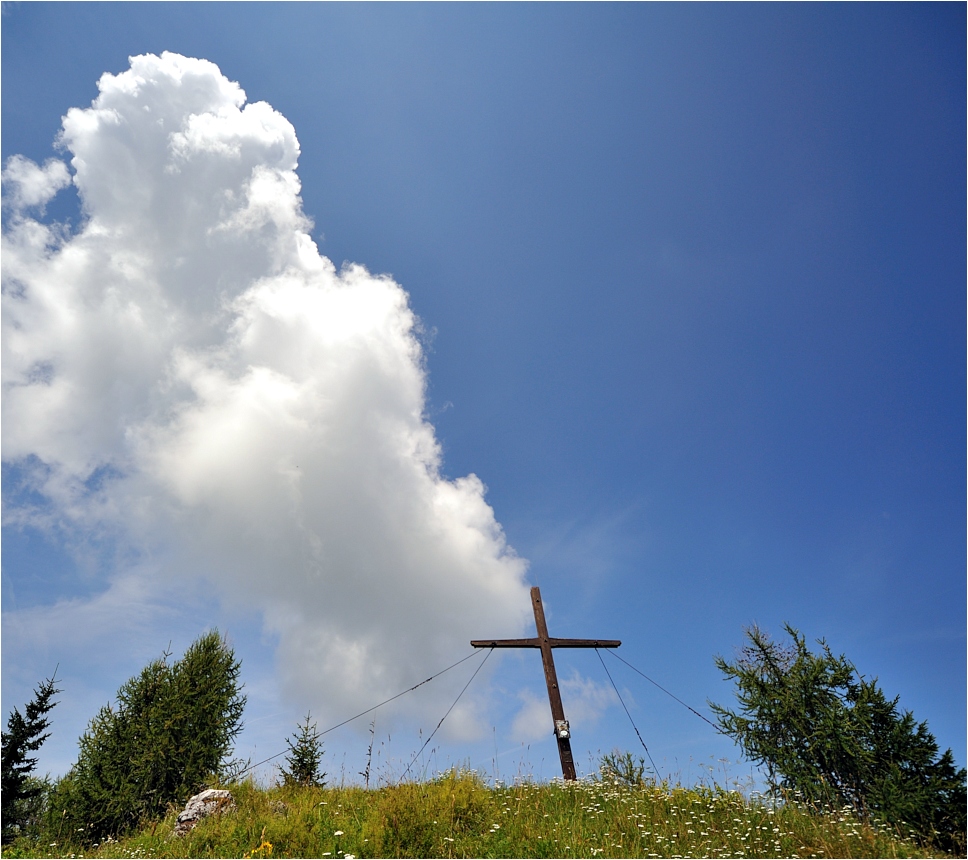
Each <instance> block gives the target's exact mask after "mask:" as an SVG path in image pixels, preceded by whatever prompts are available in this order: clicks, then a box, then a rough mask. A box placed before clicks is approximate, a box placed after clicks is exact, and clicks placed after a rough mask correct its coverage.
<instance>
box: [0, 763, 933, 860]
mask: <svg viewBox="0 0 968 860" xmlns="http://www.w3.org/2000/svg"><path fill="white" fill-rule="evenodd" d="M231 790H232V793H233V795H234V797H235V799H236V803H237V809H236V810H235V811H232V812H228V813H225V814H222V815H218V816H213V817H211V818H208V819H205V820H203V821H202V822H201V823H199V825H198V826H197V827H196V828H195V830H194V831H192V833H191V834H190V835H188V836H186V837H183V838H173V837H172V835H171V834H172V830H173V828H174V824H175V818H176V816H177V812H178V810H175V809H172V810H171V812H170V813H169V814H168V815H167V817H165V818H164V820H163V821H161V822H156V823H154V824H152V825H151V826H149V827H147V828H145V829H143V830H142V831H140V832H137V833H135V834H133V835H131V836H130V837H127V838H125V839H123V840H121V841H113V840H109V841H107V842H105V843H103V844H100V845H95V846H91V845H87V846H84V845H82V844H81V843H79V842H76V841H75V839H74V838H73V837H74V836H75V835H76V834H70V833H63V834H60V836H59V837H57V838H53V837H50V836H48V837H47V839H50V841H49V842H48V841H46V839H45V844H40V843H39V842H38V841H33V842H31V841H29V840H27V839H21V840H19V841H18V842H16V843H14V844H13V845H10V846H8V847H7V848H6V849H5V850H4V852H3V853H4V856H6V857H77V858H80V857H86V858H87V857H125V858H143V857H246V858H249V857H259V858H269V857H321V858H330V860H353V858H363V857H590V858H596V857H730V858H738V857H802V858H806V857H930V856H942V855H938V854H932V853H930V852H929V851H926V850H924V849H923V848H920V847H918V846H917V844H916V843H914V842H912V841H906V840H904V839H902V838H901V837H900V836H899V835H898V834H896V833H893V832H891V831H889V830H888V829H887V828H882V827H876V826H873V827H872V826H869V825H865V824H863V823H861V822H860V821H858V820H857V819H856V818H855V817H853V816H852V815H851V814H849V813H848V812H843V813H839V814H838V813H834V814H831V813H827V814H819V813H816V812H811V811H810V810H808V809H805V808H802V807H800V806H798V805H796V804H785V805H781V806H774V805H772V804H770V803H769V802H767V801H766V800H764V799H759V798H757V797H755V796H754V797H753V798H746V797H744V796H743V795H742V794H741V793H739V792H736V791H726V790H723V789H719V788H707V787H700V788H691V789H687V788H682V787H667V786H656V785H649V784H646V785H641V786H633V787H630V786H626V785H622V784H619V783H615V782H608V781H600V780H599V781H583V782H579V783H571V784H562V783H560V782H555V783H551V784H535V783H529V782H523V783H520V784H515V785H510V786H500V785H499V786H497V787H489V786H486V785H485V784H484V783H483V782H482V781H481V780H480V779H479V778H478V777H477V776H476V775H474V774H471V773H466V772H457V771H455V772H452V773H449V774H446V775H444V776H441V777H438V778H437V779H434V780H431V781H429V782H422V783H404V784H400V785H393V786H386V787H383V788H378V789H370V790H367V789H363V788H359V787H345V788H299V787H281V786H280V787H273V788H262V787H259V786H258V785H256V784H254V783H251V782H248V783H243V784H241V785H235V786H232V787H231Z"/></svg>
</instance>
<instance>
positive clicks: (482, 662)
mask: <svg viewBox="0 0 968 860" xmlns="http://www.w3.org/2000/svg"><path fill="white" fill-rule="evenodd" d="M493 653H494V647H493V646H491V648H490V650H489V651H488V652H487V653H486V654H485V655H484V659H483V660H481V662H480V665H479V666H478V667H477V668H476V669H475V670H474V674H473V675H471V677H470V680H468V682H467V683H466V684H464V689H463V690H461V691H460V692H459V693H458V694H457V698H456V699H454V704H453V705H451V706H450V707H449V708H448V709H447V713H446V714H444V715H443V716H442V717H441V718H440V722H439V723H437V728H436V729H434V730H433V731H432V732H431V733H430V737H429V738H427V740H425V741H424V742H423V746H422V747H420V749H418V750H417V752H416V755H414V757H413V758H412V759H410V764H408V765H407V769H406V770H405V771H404V772H403V775H404V776H406V775H407V774H408V773H410V768H412V767H413V763H414V762H415V761H416V760H417V757H418V756H419V755H420V753H422V752H423V751H424V750H425V749H426V748H427V744H429V743H430V742H431V740H433V737H434V735H435V734H437V729H439V728H440V727H441V726H442V725H443V724H444V720H446V719H447V717H448V716H449V715H450V712H451V711H452V710H454V708H455V707H456V706H457V703H458V702H459V701H460V697H461V696H463V695H464V691H465V690H467V688H468V687H469V686H470V685H471V681H473V680H474V679H475V678H476V677H477V673H478V672H480V671H481V669H483V668H484V664H485V663H486V662H487V658H488V657H490V656H491V654H493ZM465 659H466V658H465ZM461 662H463V661H461Z"/></svg>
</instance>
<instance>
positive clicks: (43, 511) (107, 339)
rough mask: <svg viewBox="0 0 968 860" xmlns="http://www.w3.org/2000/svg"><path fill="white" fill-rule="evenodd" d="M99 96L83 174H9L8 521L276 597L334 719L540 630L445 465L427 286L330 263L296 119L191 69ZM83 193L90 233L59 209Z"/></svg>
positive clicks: (83, 115) (80, 138) (281, 630)
mask: <svg viewBox="0 0 968 860" xmlns="http://www.w3.org/2000/svg"><path fill="white" fill-rule="evenodd" d="M98 87H99V95H98V97H97V98H96V99H95V101H94V102H93V103H92V105H91V106H90V107H88V108H73V109H71V110H70V111H69V112H68V113H67V115H66V116H65V117H64V121H63V129H62V132H61V135H60V138H59V143H60V145H61V146H62V147H63V149H64V151H65V152H66V153H67V154H68V155H69V162H70V168H71V171H70V172H69V171H68V169H67V166H66V165H65V164H64V163H63V162H61V161H57V160H53V161H50V162H48V163H47V164H46V165H44V166H43V167H40V166H38V165H36V164H33V163H32V162H30V161H28V160H27V159H25V158H22V157H20V156H14V157H13V158H12V159H9V160H8V162H7V164H6V167H5V169H4V174H3V178H4V187H5V191H6V197H5V205H6V207H7V213H8V214H7V221H6V224H5V227H4V233H3V342H2V348H3V354H2V358H3V365H2V372H3V410H4V421H3V457H4V461H5V462H6V463H8V464H9V465H12V466H13V468H14V472H13V473H12V474H13V475H15V476H16V480H17V481H19V484H18V485H17V486H16V487H14V489H15V490H16V492H14V493H13V495H11V496H10V497H9V498H8V501H7V506H6V507H7V509H6V514H5V516H6V518H7V522H17V521H19V522H29V523H32V524H34V525H38V526H40V527H43V528H47V529H55V530H57V533H58V534H61V535H68V536H70V537H71V539H72V540H74V541H75V542H78V541H83V540H85V539H86V538H87V537H89V536H91V535H98V536H99V540H103V539H105V537H108V538H110V539H111V540H112V541H114V542H115V543H116V544H117V545H118V546H123V547H125V548H126V549H127V550H128V551H133V552H135V553H142V554H144V553H150V554H152V555H153V557H154V558H155V559H156V564H155V566H154V567H152V568H151V569H152V570H156V571H158V572H156V573H155V574H153V575H154V576H158V577H162V578H168V579H170V580H171V581H172V582H179V583H186V582H187V583H191V582H195V581H206V582H211V583H214V584H215V587H216V590H217V593H218V594H220V595H221V596H222V598H223V599H224V600H225V601H227V602H230V603H234V604H238V605H240V606H242V607H247V608H251V607H258V608H259V609H260V610H261V611H262V613H263V617H264V619H265V624H266V627H267V630H268V631H270V632H271V633H272V634H273V635H274V636H275V637H277V639H278V641H279V646H278V665H279V677H280V682H281V684H282V687H283V689H284V690H285V691H287V693H288V694H289V695H290V696H291V697H292V699H293V700H297V701H299V702H301V703H303V704H305V705H308V706H311V707H312V708H313V713H314V714H315V715H317V716H319V717H320V718H321V719H325V718H326V716H327V715H334V716H341V715H345V713H346V712H347V709H352V708H355V707H359V706H362V707H366V706H369V705H371V704H373V703H374V702H375V701H377V700H379V699H380V698H381V697H382V696H384V695H385V694H387V695H389V694H393V693H395V692H398V691H399V690H400V689H401V688H402V687H404V686H406V685H407V684H409V683H412V682H413V680H414V679H415V678H416V679H419V678H420V677H423V674H422V673H424V674H425V673H426V672H427V671H428V670H431V669H434V668H439V667H441V666H444V665H447V664H448V663H450V662H453V660H454V659H456V658H457V657H459V656H462V655H463V654H464V653H466V652H467V650H468V644H467V643H468V639H470V638H471V637H472V636H474V635H480V636H515V635H520V633H521V631H522V630H523V629H524V627H525V623H526V621H527V619H528V617H529V612H530V607H529V600H528V595H527V589H526V586H525V584H524V576H525V569H526V565H525V562H524V561H523V560H522V559H520V558H518V557H517V556H516V555H515V553H514V552H513V550H512V549H511V548H510V547H509V546H508V545H507V543H506V542H505V537H504V534H503V531H502V529H501V526H500V524H499V523H498V522H497V521H496V519H495V516H494V512H493V511H492V509H491V508H490V506H489V505H488V504H487V502H486V501H485V488H484V485H483V484H482V482H481V481H480V480H479V479H478V478H477V477H476V476H474V475H468V476H466V477H464V478H460V479H457V480H452V479H449V478H447V477H446V476H445V475H444V474H443V473H442V471H441V470H442V462H441V451H440V447H439V445H438V443H437V440H436V438H435V433H434V428H433V426H432V425H431V424H430V423H429V422H428V420H427V419H426V416H425V389H426V370H425V366H424V356H423V353H422V349H421V343H420V340H419V337H418V334H419V324H418V320H417V319H416V317H415V315H414V313H413V311H412V309H411V307H410V303H409V298H408V295H407V293H406V292H405V291H404V290H403V289H402V288H401V286H400V285H399V284H397V283H395V282H394V281H393V280H392V279H391V278H390V277H387V276H381V275H374V274H371V273H370V272H368V271H367V270H366V269H365V268H363V267H362V266H359V265H350V266H346V267H344V268H343V269H342V270H337V269H336V268H335V267H334V265H333V264H332V263H331V262H330V260H328V259H327V258H326V257H324V256H321V255H320V253H319V251H318V250H317V247H316V245H315V244H314V242H313V241H312V240H311V238H310V235H309V230H310V227H311V224H310V221H309V219H308V218H307V217H306V215H305V214H304V213H303V211H302V203H301V199H300V197H299V193H300V184H299V179H298V176H297V174H296V166H297V160H298V157H299V144H298V142H297V139H296V134H295V131H294V129H293V127H292V125H291V124H290V123H289V122H288V121H287V120H286V119H285V117H283V116H282V115H281V114H279V113H278V112H276V111H275V110H273V109H272V108H271V107H270V106H269V105H268V104H265V103H263V102H259V103H255V104H247V103H246V99H245V93H244V92H243V91H242V89H241V88H240V87H239V85H238V84H236V83H233V82H231V81H229V80H227V79H226V78H225V77H224V76H223V75H222V74H221V72H220V71H219V69H218V68H217V67H216V66H215V65H213V64H212V63H210V62H207V61H204V60H198V59H190V58H186V57H182V56H178V55H176V54H170V53H165V54H162V55H161V56H153V55H145V56H139V57H133V58H131V66H130V69H128V70H127V71H125V72H123V73H121V74H118V75H111V74H105V75H104V76H103V77H102V78H101V80H100V81H99V83H98ZM70 181H73V184H74V185H75V187H76V189H77V192H78V195H79V198H80V200H81V206H82V213H83V221H82V223H81V225H80V227H79V228H78V229H77V230H76V231H75V232H74V233H73V234H71V233H69V232H67V231H66V230H64V229H61V228H59V227H58V226H57V225H49V224H46V223H44V222H43V221H42V220H39V219H40V215H39V213H38V207H42V206H43V205H44V203H46V202H47V201H48V200H49V199H50V198H51V197H52V196H53V195H54V194H55V193H56V192H57V191H58V190H59V189H60V188H62V187H64V186H65V185H66V184H68V183H69V182H70ZM8 489H9V487H8ZM22 490H29V491H30V492H29V493H23V492H21V491H22ZM28 498H29V499H30V500H31V501H30V504H29V505H28V503H27V502H26V501H25V500H26V499H28ZM157 559H161V560H162V561H161V562H160V563H159V562H157ZM159 564H160V567H159V566H158V565H159ZM122 574H123V575H124V576H131V575H135V574H133V573H131V572H130V571H127V572H125V571H121V570H115V571H114V575H115V576H121V575H122ZM422 701H423V703H424V704H423V705H421V707H427V708H430V709H432V710H434V711H435V712H436V709H438V708H439V704H440V703H439V702H435V701H432V697H431V698H429V699H428V698H424V699H423V700H422ZM458 722H460V721H458ZM470 722H472V717H471V712H470V710H469V709H466V710H465V720H464V721H463V725H464V729H463V731H465V733H468V732H471V731H472V728H473V727H472V726H470Z"/></svg>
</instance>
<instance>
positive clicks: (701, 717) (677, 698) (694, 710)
mask: <svg viewBox="0 0 968 860" xmlns="http://www.w3.org/2000/svg"><path fill="white" fill-rule="evenodd" d="M595 650H596V651H597V650H598V649H597V648H596V649H595ZM608 653H609V654H611V655H612V656H613V657H614V658H615V659H616V660H621V661H622V662H623V663H624V664H625V665H626V666H628V667H629V668H630V669H631V670H632V671H633V672H638V674H639V675H641V676H642V677H643V678H645V680H646V681H648V682H649V683H650V684H654V685H655V686H656V687H658V688H659V689H660V690H662V692H663V693H665V694H666V695H667V696H670V697H672V698H673V699H675V700H676V701H677V702H678V703H679V704H680V705H682V707H684V708H688V709H689V710H690V711H692V712H693V713H694V714H695V715H696V716H697V717H699V719H700V720H705V721H706V722H707V723H709V725H711V726H712V727H713V728H714V729H715V730H716V732H717V733H718V734H723V733H724V732H723V730H722V729H720V728H719V726H717V725H716V724H715V723H714V722H713V721H712V720H710V719H709V718H708V717H704V716H703V715H702V714H700V713H699V711H697V710H696V709H695V708H693V707H691V706H690V705H687V704H686V703H685V702H684V701H682V699H680V698H679V697H678V696H675V695H673V694H672V693H670V692H669V691H668V690H667V689H666V688H665V687H663V686H662V685H661V684H660V683H658V682H657V681H653V680H652V679H651V678H650V677H649V676H648V675H646V674H645V672H641V671H639V670H638V669H636V668H635V666H633V665H632V664H631V663H629V661H628V660H623V659H622V658H621V657H619V656H618V654H616V653H615V652H614V651H613V650H611V649H608ZM598 659H599V660H601V656H599V658H598ZM602 665H605V664H604V661H602ZM605 671H606V672H607V671H608V669H606V670H605Z"/></svg>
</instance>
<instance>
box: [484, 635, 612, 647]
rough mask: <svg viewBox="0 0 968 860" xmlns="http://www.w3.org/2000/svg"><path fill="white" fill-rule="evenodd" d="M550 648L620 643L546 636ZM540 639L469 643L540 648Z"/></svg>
mask: <svg viewBox="0 0 968 860" xmlns="http://www.w3.org/2000/svg"><path fill="white" fill-rule="evenodd" d="M547 642H548V645H549V646H551V647H552V648H618V646H619V645H621V644H622V642H621V640H619V639H552V638H551V637H550V636H549V637H548V638H547ZM541 643H542V639H541V638H540V637H535V638H533V639H473V640H471V645H473V646H474V647H475V648H540V647H541Z"/></svg>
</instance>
